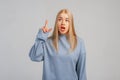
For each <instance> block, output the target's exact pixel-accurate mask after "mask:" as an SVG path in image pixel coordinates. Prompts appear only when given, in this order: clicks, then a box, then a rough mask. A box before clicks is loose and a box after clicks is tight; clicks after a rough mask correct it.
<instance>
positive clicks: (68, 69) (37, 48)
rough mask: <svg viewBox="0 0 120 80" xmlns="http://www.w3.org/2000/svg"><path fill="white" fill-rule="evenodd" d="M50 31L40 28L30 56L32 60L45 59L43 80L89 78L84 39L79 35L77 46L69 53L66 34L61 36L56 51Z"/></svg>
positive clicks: (83, 79) (84, 79) (85, 79)
mask: <svg viewBox="0 0 120 80" xmlns="http://www.w3.org/2000/svg"><path fill="white" fill-rule="evenodd" d="M48 34H49V32H46V33H44V32H43V31H42V30H41V29H39V31H38V33H37V35H36V39H35V43H34V45H33V46H32V47H31V49H30V52H29V57H30V59H31V60H32V61H35V62H40V61H43V75H42V80H87V76H86V50H85V45H84V40H83V39H82V38H80V37H78V36H77V40H78V43H77V47H76V48H75V50H74V51H73V52H72V53H69V50H68V49H69V48H70V45H69V43H68V41H67V38H66V36H65V35H61V36H59V42H58V46H59V50H58V53H56V51H55V49H54V46H53V44H52V40H51V39H48Z"/></svg>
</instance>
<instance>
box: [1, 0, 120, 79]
mask: <svg viewBox="0 0 120 80" xmlns="http://www.w3.org/2000/svg"><path fill="white" fill-rule="evenodd" d="M63 8H68V9H69V10H70V11H71V12H72V13H73V16H74V21H75V29H76V32H77V34H78V36H80V37H82V38H83V39H84V40H85V45H86V50H87V77H88V80H120V62H119V61H120V58H119V57H120V1H119V0H43V1H42V0H0V80H41V79H42V71H43V70H42V69H43V67H42V65H43V62H41V63H40V62H38V63H37V62H32V61H31V60H30V58H29V56H28V53H29V50H30V48H31V46H32V45H33V44H34V40H35V37H36V34H37V32H38V29H39V28H40V27H42V26H43V25H44V22H45V20H46V19H48V21H49V23H48V26H49V27H52V28H53V27H54V22H55V17H56V14H57V12H58V11H59V10H60V9H63Z"/></svg>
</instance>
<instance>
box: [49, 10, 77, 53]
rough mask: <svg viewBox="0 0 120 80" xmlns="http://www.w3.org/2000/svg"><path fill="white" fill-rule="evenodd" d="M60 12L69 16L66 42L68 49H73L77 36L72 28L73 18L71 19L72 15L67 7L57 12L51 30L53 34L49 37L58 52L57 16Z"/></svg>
mask: <svg viewBox="0 0 120 80" xmlns="http://www.w3.org/2000/svg"><path fill="white" fill-rule="evenodd" d="M61 13H65V14H67V15H68V16H69V18H70V27H69V30H68V42H69V44H70V51H73V50H74V49H75V47H76V45H77V37H76V33H75V29H74V20H73V15H72V13H71V12H70V11H69V10H68V9H62V10H60V11H59V12H58V14H57V16H56V21H55V26H54V30H53V34H52V36H51V37H49V38H51V39H52V42H53V45H54V48H55V49H56V51H57V52H58V40H59V35H60V34H59V32H58V26H57V18H58V16H59V15H60V14H61Z"/></svg>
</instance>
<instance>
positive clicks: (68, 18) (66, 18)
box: [58, 17, 69, 19]
mask: <svg viewBox="0 0 120 80" xmlns="http://www.w3.org/2000/svg"><path fill="white" fill-rule="evenodd" d="M58 18H60V19H62V17H58ZM65 19H69V18H65Z"/></svg>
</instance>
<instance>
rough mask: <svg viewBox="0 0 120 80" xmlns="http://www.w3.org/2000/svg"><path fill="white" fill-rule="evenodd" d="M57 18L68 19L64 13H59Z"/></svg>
mask: <svg viewBox="0 0 120 80" xmlns="http://www.w3.org/2000/svg"><path fill="white" fill-rule="evenodd" d="M58 18H69V16H68V14H66V13H61V14H59V16H58Z"/></svg>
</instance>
